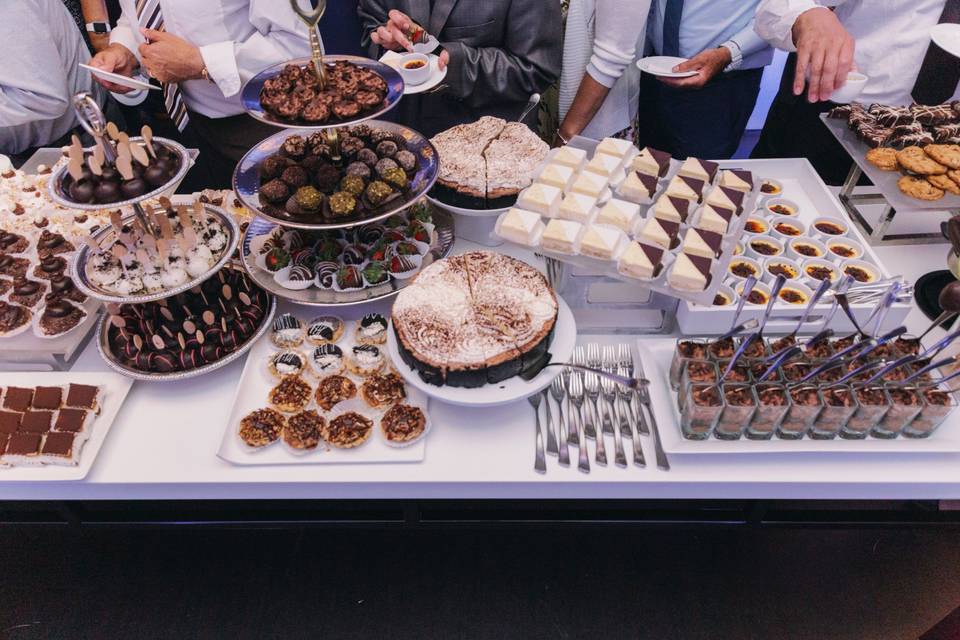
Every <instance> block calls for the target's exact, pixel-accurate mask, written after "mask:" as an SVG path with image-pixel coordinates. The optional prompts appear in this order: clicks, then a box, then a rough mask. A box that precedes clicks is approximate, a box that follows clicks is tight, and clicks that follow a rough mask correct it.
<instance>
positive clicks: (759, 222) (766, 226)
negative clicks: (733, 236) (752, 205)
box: [743, 215, 770, 237]
mask: <svg viewBox="0 0 960 640" xmlns="http://www.w3.org/2000/svg"><path fill="white" fill-rule="evenodd" d="M751 224H752V225H755V226H756V227H757V229H756V230H755V231H751V229H750V226H751ZM769 232H770V223H769V222H767V221H766V220H764V219H763V218H761V217H760V216H756V215H754V216H749V217H748V218H747V221H746V223H745V224H744V225H743V234H744V235H745V236H747V237H749V236H758V235H763V234H766V233H769Z"/></svg>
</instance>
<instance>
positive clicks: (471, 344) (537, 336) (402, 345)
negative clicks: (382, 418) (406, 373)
mask: <svg viewBox="0 0 960 640" xmlns="http://www.w3.org/2000/svg"><path fill="white" fill-rule="evenodd" d="M551 222H557V221H556V220H552V221H551ZM556 318H557V300H556V297H555V296H554V294H553V291H552V290H551V289H550V287H549V286H548V285H547V282H546V279H545V278H544V277H543V274H541V273H540V272H539V271H537V270H536V269H534V268H533V267H531V266H529V265H527V264H525V263H523V262H520V261H519V260H515V259H513V258H510V257H508V256H504V255H501V254H497V253H493V252H489V251H475V252H471V253H467V254H464V255H460V256H454V257H451V258H445V259H443V260H438V261H437V262H435V263H433V264H431V265H430V266H428V267H427V268H426V269H424V270H423V271H422V272H421V273H420V274H419V275H418V276H417V277H416V278H415V279H414V281H413V282H412V283H411V284H410V285H409V286H407V287H406V288H404V289H403V290H402V291H401V292H400V293H399V294H398V295H397V299H396V302H395V303H394V307H393V330H394V332H395V333H396V336H397V347H398V351H399V352H400V356H401V358H402V359H403V361H404V362H405V363H406V364H407V365H408V366H410V367H411V368H413V369H415V370H416V371H417V372H418V374H419V375H420V377H421V378H422V379H423V380H424V381H426V382H428V383H430V384H435V385H444V384H447V385H451V386H459V387H478V386H482V385H484V384H490V383H496V382H500V381H502V380H505V379H507V378H509V377H512V376H515V375H518V374H521V373H535V372H536V371H539V370H540V369H541V368H542V367H543V365H544V364H545V363H546V362H547V361H548V359H549V354H548V353H547V345H548V344H549V342H550V336H551V335H552V332H553V328H554V324H555V323H556Z"/></svg>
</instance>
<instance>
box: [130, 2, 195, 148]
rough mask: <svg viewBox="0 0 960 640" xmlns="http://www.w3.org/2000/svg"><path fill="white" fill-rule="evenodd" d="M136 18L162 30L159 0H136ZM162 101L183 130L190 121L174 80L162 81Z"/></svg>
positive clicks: (154, 28)
mask: <svg viewBox="0 0 960 640" xmlns="http://www.w3.org/2000/svg"><path fill="white" fill-rule="evenodd" d="M137 20H138V21H139V22H140V26H141V27H144V28H146V29H153V30H155V31H163V30H164V27H163V11H161V10H160V0H137ZM162 87H163V103H164V106H166V108H167V113H168V114H169V115H170V119H171V120H172V121H173V124H174V125H176V127H177V129H178V130H179V131H183V130H184V128H185V127H186V126H187V122H189V121H190V116H189V115H188V114H187V107H186V106H185V105H184V104H183V94H181V93H180V86H179V85H178V84H177V83H176V82H164V83H163V84H162Z"/></svg>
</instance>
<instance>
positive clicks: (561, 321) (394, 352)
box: [387, 296, 577, 407]
mask: <svg viewBox="0 0 960 640" xmlns="http://www.w3.org/2000/svg"><path fill="white" fill-rule="evenodd" d="M557 305H558V308H557V322H556V325H555V326H554V330H553V338H552V340H551V341H550V345H549V347H548V348H547V351H548V352H549V353H550V356H551V357H550V362H569V361H570V356H571V355H573V348H574V346H576V343H577V323H576V320H574V317H573V313H572V312H571V311H570V307H568V306H567V303H566V302H564V301H563V298H561V297H560V296H557ZM387 353H389V354H390V357H391V358H392V359H393V363H394V366H395V367H396V369H397V372H398V373H399V374H400V376H401V377H402V378H403V379H404V380H406V382H407V384H409V385H410V386H412V387H414V388H416V389H419V390H420V391H422V392H423V393H425V394H427V395H428V396H430V397H431V398H434V399H435V400H439V401H440V402H447V403H449V404H455V405H459V406H463V407H494V406H498V405H503V404H510V403H511V402H517V401H518V400H523V399H524V398H527V397H529V396H532V395H533V394H535V393H539V392H540V391H543V390H544V389H546V388H547V387H548V386H549V385H550V383H551V382H553V379H554V378H556V377H557V376H558V375H560V372H561V371H563V367H549V368H546V369H544V370H542V371H541V372H540V373H538V374H537V375H536V376H535V377H534V378H533V379H532V380H529V381H528V380H524V379H523V378H520V377H518V376H514V377H512V378H508V379H506V380H504V381H502V382H498V383H496V384H487V385H484V386H482V387H477V388H475V389H467V388H464V387H450V386H442V387H437V386H434V385H432V384H428V383H426V382H424V381H423V379H422V378H421V377H420V374H419V373H417V372H416V371H414V370H413V369H411V368H410V366H409V365H407V363H405V362H404V361H403V359H402V358H401V357H400V352H399V350H398V349H397V337H396V335H395V334H394V331H393V323H392V321H391V324H390V329H389V331H388V332H387Z"/></svg>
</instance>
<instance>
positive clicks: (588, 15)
mask: <svg viewBox="0 0 960 640" xmlns="http://www.w3.org/2000/svg"><path fill="white" fill-rule="evenodd" d="M541 1H543V0H541ZM649 9H650V0H572V1H571V3H570V10H569V12H568V13H567V30H566V34H565V36H564V41H563V67H562V72H561V75H560V119H561V120H563V118H564V117H565V116H566V115H567V111H569V109H570V105H571V104H573V99H574V98H575V97H576V94H577V89H578V88H579V86H580V81H581V80H582V79H583V75H584V73H588V74H590V77H591V78H593V79H594V80H596V81H597V82H598V83H600V84H602V85H603V86H605V87H607V88H608V89H610V93H608V94H607V97H606V99H604V101H603V104H602V105H601V106H600V109H599V110H598V111H597V113H596V115H594V117H593V119H592V120H591V121H590V123H589V124H588V125H587V127H586V128H585V129H584V130H583V131H582V132H581V135H584V136H587V137H588V138H596V139H601V138H605V137H607V136H611V135H613V134H615V133H619V132H620V131H623V130H624V129H626V128H628V127H630V126H631V125H632V124H633V118H634V116H635V115H636V113H637V107H638V105H639V100H640V69H638V68H637V67H636V65H635V64H634V62H635V61H636V59H637V57H638V56H639V54H640V52H642V51H643V40H644V32H645V30H646V29H645V27H646V20H647V14H648V13H649Z"/></svg>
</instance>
